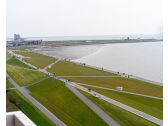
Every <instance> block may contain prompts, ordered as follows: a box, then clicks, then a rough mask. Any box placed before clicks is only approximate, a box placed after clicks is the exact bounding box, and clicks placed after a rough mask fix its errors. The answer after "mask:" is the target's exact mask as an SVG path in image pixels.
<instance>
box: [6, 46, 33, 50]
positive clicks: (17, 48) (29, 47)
mask: <svg viewBox="0 0 168 126" xmlns="http://www.w3.org/2000/svg"><path fill="white" fill-rule="evenodd" d="M33 48H36V47H33V46H20V47H14V48H8V49H9V50H20V51H25V50H26V49H33Z"/></svg>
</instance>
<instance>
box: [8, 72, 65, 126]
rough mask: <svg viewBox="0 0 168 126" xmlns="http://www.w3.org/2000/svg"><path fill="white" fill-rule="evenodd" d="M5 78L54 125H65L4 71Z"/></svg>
mask: <svg viewBox="0 0 168 126" xmlns="http://www.w3.org/2000/svg"><path fill="white" fill-rule="evenodd" d="M6 76H7V78H9V81H10V83H11V84H12V85H13V86H14V87H15V88H16V89H17V90H18V91H19V92H20V93H21V94H22V95H24V96H25V97H26V98H27V99H28V100H29V101H30V102H31V103H32V104H33V105H34V106H36V107H37V108H38V109H39V110H40V111H41V112H42V113H43V114H44V115H45V116H47V117H48V118H49V119H50V120H51V121H52V122H53V123H54V124H55V125H57V126H66V124H64V123H63V122H62V121H61V120H59V119H58V118H57V117H56V116H55V115H54V114H52V113H51V112H50V111H49V110H48V109H46V108H45V107H44V106H43V105H42V104H40V103H39V102H38V101H37V100H35V99H34V98H33V97H32V96H31V95H29V93H28V91H27V90H26V89H25V88H24V87H20V86H19V85H18V84H16V83H15V81H13V80H12V78H11V77H10V76H9V75H8V73H6Z"/></svg>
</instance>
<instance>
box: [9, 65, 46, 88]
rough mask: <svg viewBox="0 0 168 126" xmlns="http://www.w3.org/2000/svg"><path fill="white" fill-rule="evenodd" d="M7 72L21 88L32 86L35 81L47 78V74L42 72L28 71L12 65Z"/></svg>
mask: <svg viewBox="0 0 168 126" xmlns="http://www.w3.org/2000/svg"><path fill="white" fill-rule="evenodd" d="M6 70H7V73H8V74H9V75H10V76H11V78H12V79H13V80H14V81H15V82H16V83H18V84H19V85H20V86H25V85H27V84H30V83H32V82H34V81H37V80H40V79H42V78H44V77H46V74H44V73H42V72H39V71H34V70H27V69H23V68H19V67H16V66H12V65H7V68H6Z"/></svg>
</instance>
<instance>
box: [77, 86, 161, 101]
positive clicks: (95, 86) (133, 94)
mask: <svg viewBox="0 0 168 126" xmlns="http://www.w3.org/2000/svg"><path fill="white" fill-rule="evenodd" d="M77 84H79V85H84V86H88V87H95V88H100V89H105V90H111V91H116V92H122V93H126V94H132V95H138V96H143V97H149V98H154V99H159V100H163V98H160V97H155V96H150V95H144V94H138V93H132V92H127V91H118V90H115V89H111V88H105V87H100V86H94V85H89V84H83V83H77Z"/></svg>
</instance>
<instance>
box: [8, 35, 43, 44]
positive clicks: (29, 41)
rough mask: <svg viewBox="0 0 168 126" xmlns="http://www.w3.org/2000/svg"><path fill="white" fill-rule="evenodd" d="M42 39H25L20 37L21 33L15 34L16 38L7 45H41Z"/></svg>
mask: <svg viewBox="0 0 168 126" xmlns="http://www.w3.org/2000/svg"><path fill="white" fill-rule="evenodd" d="M41 44H42V40H25V39H23V38H21V37H20V35H19V34H14V39H13V40H11V41H7V44H6V46H7V47H16V46H23V45H41Z"/></svg>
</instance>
